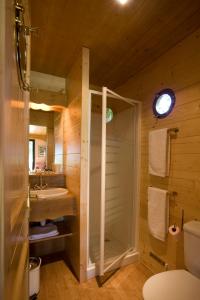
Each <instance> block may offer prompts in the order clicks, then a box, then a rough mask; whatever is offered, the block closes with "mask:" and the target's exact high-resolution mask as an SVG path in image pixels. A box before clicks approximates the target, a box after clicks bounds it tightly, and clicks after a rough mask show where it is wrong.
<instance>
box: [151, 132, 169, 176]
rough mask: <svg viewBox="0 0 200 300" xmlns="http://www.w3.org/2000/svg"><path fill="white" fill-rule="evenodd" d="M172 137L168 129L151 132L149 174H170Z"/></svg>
mask: <svg viewBox="0 0 200 300" xmlns="http://www.w3.org/2000/svg"><path fill="white" fill-rule="evenodd" d="M169 165H170V137H169V135H168V129H167V128H163V129H157V130H153V131H150V132H149V174H152V175H156V176H160V177H166V176H169Z"/></svg>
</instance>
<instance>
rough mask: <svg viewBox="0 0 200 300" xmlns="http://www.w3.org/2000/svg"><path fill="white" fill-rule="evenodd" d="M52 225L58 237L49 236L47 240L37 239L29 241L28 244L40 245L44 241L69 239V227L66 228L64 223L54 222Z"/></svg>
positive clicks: (70, 234) (70, 233)
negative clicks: (55, 227)
mask: <svg viewBox="0 0 200 300" xmlns="http://www.w3.org/2000/svg"><path fill="white" fill-rule="evenodd" d="M54 224H55V225H56V226H57V228H58V232H59V234H58V235H55V236H51V237H48V238H43V239H38V240H31V241H29V243H30V244H35V243H42V242H45V241H49V240H55V239H61V238H65V237H70V236H72V235H73V234H72V232H71V229H70V228H69V226H67V224H66V223H65V222H54Z"/></svg>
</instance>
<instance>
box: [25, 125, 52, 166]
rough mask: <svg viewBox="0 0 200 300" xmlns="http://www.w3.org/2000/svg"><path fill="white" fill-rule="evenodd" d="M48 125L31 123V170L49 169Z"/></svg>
mask: <svg viewBox="0 0 200 300" xmlns="http://www.w3.org/2000/svg"><path fill="white" fill-rule="evenodd" d="M47 155H48V152H47V127H46V126H38V125H29V170H30V171H34V170H45V169H47Z"/></svg>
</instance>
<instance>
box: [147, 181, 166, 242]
mask: <svg viewBox="0 0 200 300" xmlns="http://www.w3.org/2000/svg"><path fill="white" fill-rule="evenodd" d="M168 198H169V197H168V191H166V190H161V189H158V188H154V187H148V226H149V230H150V232H151V234H152V235H153V236H154V237H155V238H157V239H159V240H161V241H165V239H166V234H167V232H168V226H169V199H168Z"/></svg>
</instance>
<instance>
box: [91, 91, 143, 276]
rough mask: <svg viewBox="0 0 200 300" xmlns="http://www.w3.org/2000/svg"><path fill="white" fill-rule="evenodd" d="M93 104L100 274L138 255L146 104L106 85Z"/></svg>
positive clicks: (94, 222) (94, 236)
mask: <svg viewBox="0 0 200 300" xmlns="http://www.w3.org/2000/svg"><path fill="white" fill-rule="evenodd" d="M89 103H90V141H89V153H90V159H89V165H90V166H89V203H88V215H89V228H88V266H89V267H88V269H89V270H90V271H91V270H92V272H91V273H92V274H93V276H94V275H104V273H105V272H107V271H110V270H112V269H115V268H117V267H119V266H120V265H122V264H125V263H127V259H128V261H129V262H130V261H133V260H135V259H136V258H137V256H138V253H137V221H136V219H137V218H136V216H137V198H138V177H139V174H138V169H139V165H138V164H139V146H138V145H139V114H140V103H139V102H137V101H135V100H132V99H128V98H124V97H121V96H119V95H118V94H116V93H114V92H112V91H111V90H109V89H107V88H106V87H104V88H103V90H102V92H97V91H94V90H91V91H90V101H89ZM89 277H90V275H89Z"/></svg>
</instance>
